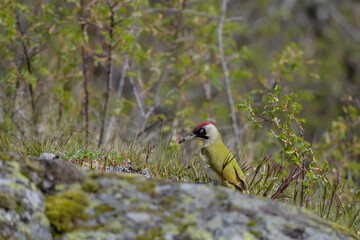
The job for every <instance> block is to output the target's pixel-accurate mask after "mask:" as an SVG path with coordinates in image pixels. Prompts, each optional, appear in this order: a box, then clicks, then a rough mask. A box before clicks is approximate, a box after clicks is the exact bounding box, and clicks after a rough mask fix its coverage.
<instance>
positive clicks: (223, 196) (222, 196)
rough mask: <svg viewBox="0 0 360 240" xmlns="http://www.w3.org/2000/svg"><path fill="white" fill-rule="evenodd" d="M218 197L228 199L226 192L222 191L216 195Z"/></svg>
mask: <svg viewBox="0 0 360 240" xmlns="http://www.w3.org/2000/svg"><path fill="white" fill-rule="evenodd" d="M216 199H218V200H220V201H221V200H225V199H228V196H227V195H226V194H225V193H222V192H220V193H218V194H217V195H216Z"/></svg>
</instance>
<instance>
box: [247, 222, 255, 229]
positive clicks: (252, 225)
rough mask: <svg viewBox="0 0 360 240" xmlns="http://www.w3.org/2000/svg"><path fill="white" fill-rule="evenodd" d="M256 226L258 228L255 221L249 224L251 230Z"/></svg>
mask: <svg viewBox="0 0 360 240" xmlns="http://www.w3.org/2000/svg"><path fill="white" fill-rule="evenodd" d="M255 226H256V222H255V221H252V220H250V221H249V222H248V227H249V228H251V227H255Z"/></svg>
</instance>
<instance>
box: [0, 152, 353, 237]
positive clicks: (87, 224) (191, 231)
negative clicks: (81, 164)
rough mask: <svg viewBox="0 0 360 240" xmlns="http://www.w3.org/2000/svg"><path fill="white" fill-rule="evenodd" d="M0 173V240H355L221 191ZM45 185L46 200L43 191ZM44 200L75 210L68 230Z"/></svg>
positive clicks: (35, 166) (21, 169) (35, 163)
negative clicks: (56, 219) (48, 212)
mask: <svg viewBox="0 0 360 240" xmlns="http://www.w3.org/2000/svg"><path fill="white" fill-rule="evenodd" d="M0 166H2V167H1V168H0V226H1V231H0V239H52V238H53V237H54V235H53V234H55V233H56V238H57V239H63V240H65V239H66V240H71V239H89V240H90V239H104V240H105V239H106V240H108V239H109V240H112V239H114V240H117V239H125V240H127V239H131V240H132V239H169V240H170V239H175V240H176V239H201V240H206V239H233V240H241V239H264V240H266V239H269V240H272V239H277V240H282V239H284V240H294V239H314V240H315V239H316V240H321V239H324V240H325V239H329V240H330V239H331V240H333V239H334V240H337V239H339V240H340V239H341V240H350V239H357V238H356V236H355V235H354V234H353V233H351V232H350V231H348V230H346V229H345V228H342V227H341V228H340V227H338V226H337V225H336V224H333V223H331V222H328V221H326V220H324V219H322V218H320V217H318V216H316V215H313V214H311V213H309V212H307V211H305V210H303V209H299V208H296V207H293V206H289V205H285V204H281V203H278V202H273V201H269V200H263V199H259V198H256V197H252V196H249V195H245V194H241V193H239V192H235V191H233V190H231V189H228V188H223V187H220V186H212V185H210V186H209V185H205V184H190V183H183V184H179V183H173V182H164V181H151V180H147V179H146V178H144V177H143V176H141V175H138V174H136V175H130V174H116V173H114V172H112V173H104V172H99V171H95V172H92V171H89V172H87V173H85V172H84V171H83V170H81V169H79V168H77V167H75V166H73V165H71V164H67V163H66V162H63V161H54V160H53V159H52V160H38V159H33V158H24V157H20V156H16V155H8V154H1V153H0ZM118 170H120V168H118ZM127 170H129V168H127ZM127 170H126V169H125V171H127ZM120 172H122V170H121V171H120ZM45 181H48V182H45ZM35 183H42V184H35ZM50 183H52V184H54V185H55V187H54V188H53V191H54V192H52V193H51V194H49V193H48V192H47V191H44V188H45V189H47V188H49V187H50ZM43 185H48V186H45V187H44V186H43ZM75 193H76V194H75ZM71 194H75V195H71ZM79 196H80V197H79ZM54 197H55V198H54ZM45 199H58V200H59V203H58V204H60V205H61V203H62V202H63V203H64V204H66V205H65V206H66V207H69V208H71V206H72V205H71V204H74V207H73V208H74V209H75V210H76V211H75V212H70V213H66V211H65V212H64V214H65V215H64V216H66V217H67V218H68V221H69V224H68V225H65V227H63V228H59V227H58V226H57V225H56V224H59V222H56V221H55V220H54V216H52V218H50V216H49V215H46V214H45V212H46V211H45ZM74 199H75V200H74ZM47 206H48V208H49V209H48V210H55V212H56V210H58V209H59V205H56V204H54V205H47ZM61 213H62V212H61ZM66 214H67V215H66ZM69 214H70V215H69ZM60 216H61V214H60ZM66 217H63V218H62V219H60V220H61V221H60V223H62V224H64V223H66V221H65V220H66ZM56 227H58V228H56ZM56 229H57V231H58V232H55V231H54V230H56Z"/></svg>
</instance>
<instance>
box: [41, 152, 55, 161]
mask: <svg viewBox="0 0 360 240" xmlns="http://www.w3.org/2000/svg"><path fill="white" fill-rule="evenodd" d="M56 158H57V157H56V155H55V154H52V153H41V154H40V156H39V159H43V160H52V159H56Z"/></svg>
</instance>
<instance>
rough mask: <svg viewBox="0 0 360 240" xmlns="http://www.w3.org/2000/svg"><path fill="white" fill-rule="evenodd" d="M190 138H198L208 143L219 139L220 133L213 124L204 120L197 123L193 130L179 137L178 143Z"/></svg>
mask: <svg viewBox="0 0 360 240" xmlns="http://www.w3.org/2000/svg"><path fill="white" fill-rule="evenodd" d="M192 139H199V140H202V141H203V142H204V144H210V143H211V142H214V141H216V140H218V139H221V135H220V133H219V131H218V130H217V128H216V127H215V125H214V124H212V123H209V122H204V123H201V124H199V125H198V126H197V127H196V128H194V129H193V131H192V132H191V133H190V134H189V135H187V136H186V137H184V138H183V139H181V140H180V141H179V143H183V142H186V141H190V140H192Z"/></svg>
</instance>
